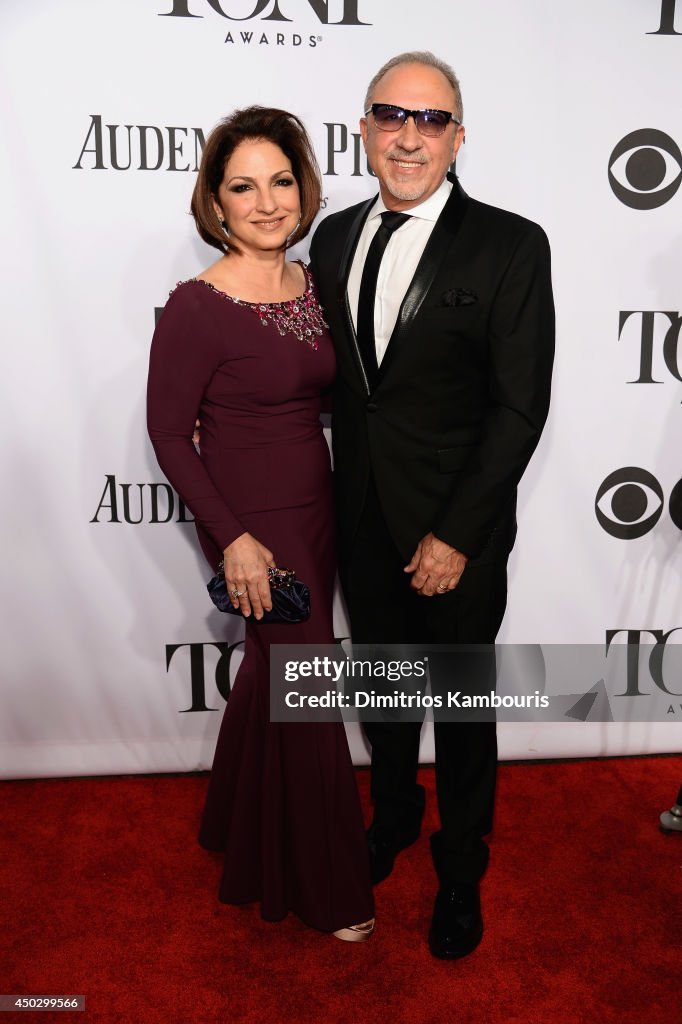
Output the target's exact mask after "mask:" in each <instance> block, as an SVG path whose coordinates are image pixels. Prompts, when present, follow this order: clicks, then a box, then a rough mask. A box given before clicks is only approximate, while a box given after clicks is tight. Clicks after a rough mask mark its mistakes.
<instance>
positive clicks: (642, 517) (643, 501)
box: [594, 466, 682, 540]
mask: <svg viewBox="0 0 682 1024" xmlns="http://www.w3.org/2000/svg"><path fill="white" fill-rule="evenodd" d="M664 504H665V500H664V496H663V488H662V487H661V485H660V484H659V482H658V480H657V479H656V477H655V476H652V474H651V473H648V472H647V471H646V469H640V468H639V467H638V466H626V467H625V468H624V469H617V470H615V472H613V473H610V474H609V476H607V478H606V480H604V482H603V484H602V485H601V487H600V488H599V490H598V491H597V497H596V499H595V503H594V511H595V513H596V516H597V520H598V522H599V525H600V526H601V527H603V529H604V530H606V532H607V533H610V534H611V536H612V537H618V539H619V540H635V539H636V538H637V537H643V536H644V534H645V533H648V532H649V530H653V528H654V526H655V525H656V523H657V522H658V520H659V519H660V518H661V515H662V514H663V506H664ZM668 511H669V513H670V518H671V519H672V521H673V523H674V524H675V526H676V527H677V529H678V530H682V480H678V481H677V483H676V484H675V486H674V487H673V489H672V491H671V494H670V501H669V502H668Z"/></svg>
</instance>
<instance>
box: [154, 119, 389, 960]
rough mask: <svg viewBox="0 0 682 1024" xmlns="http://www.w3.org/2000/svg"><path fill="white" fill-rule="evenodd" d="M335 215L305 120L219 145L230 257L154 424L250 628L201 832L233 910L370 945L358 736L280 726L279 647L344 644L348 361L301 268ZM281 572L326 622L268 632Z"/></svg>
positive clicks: (213, 153) (209, 226) (188, 316)
mask: <svg viewBox="0 0 682 1024" xmlns="http://www.w3.org/2000/svg"><path fill="white" fill-rule="evenodd" d="M319 206H320V178H319V171H318V169H317V165H316V163H315V158H314V156H313V153H312V148H311V145H310V142H309V140H308V138H307V135H306V134H305V130H304V129H303V126H302V125H301V123H300V122H299V121H298V119H297V118H295V117H293V115H291V114H287V113H286V112H284V111H279V110H271V109H266V108H261V107H251V108H248V109H247V110H242V111H237V112H236V113H235V114H233V115H232V116H231V117H230V118H227V119H226V120H225V121H223V122H221V123H220V124H219V125H218V127H217V128H216V129H215V130H214V131H213V132H212V134H211V136H210V137H209V139H208V140H207V143H206V147H205V149H204V154H203V158H202V164H201V168H200V171H199V176H198V178H197V184H196V187H195V191H194V196H193V198H192V213H193V215H194V218H195V222H196V224H197V228H198V230H199V233H200V234H201V236H202V238H203V239H204V240H205V241H207V242H208V243H209V244H211V245H214V246H215V247H216V248H218V249H220V251H221V252H222V253H223V256H222V257H221V259H219V260H218V261H217V263H214V264H213V265H212V266H211V267H209V268H208V270H206V271H205V272H204V273H202V274H201V275H199V276H198V277H196V278H193V279H191V280H189V281H186V282H183V283H181V284H179V285H178V286H177V288H176V289H175V290H174V291H173V292H172V293H171V296H170V298H169V300H168V303H167V304H166V308H165V310H164V312H163V315H162V317H161V319H160V321H159V324H158V326H157V329H156V331H155V334H154V340H153V342H152V350H151V357H150V367H149V388H148V427H149V435H150V437H151V440H152V443H153V445H154V450H155V452H156V455H157V458H158V460H159V464H160V466H161V468H162V469H163V471H164V473H165V474H166V476H167V477H168V479H169V480H170V482H171V483H172V484H173V486H174V487H175V488H176V490H177V491H178V493H179V494H180V496H181V498H182V500H183V501H184V502H185V504H186V505H187V506H188V507H189V508H190V509H191V511H192V513H193V515H194V516H195V518H196V521H197V529H198V533H199V539H200V541H201V545H202V548H203V551H204V553H205V554H206V557H207V559H208V561H209V563H210V564H211V566H212V568H213V570H214V571H215V570H216V568H217V566H218V563H219V562H220V560H221V559H222V558H224V561H225V577H226V581H227V586H228V590H229V591H230V593H231V595H232V601H233V604H234V605H235V607H237V606H241V609H242V612H243V614H244V615H245V617H246V638H245V653H244V659H243V661H242V664H241V666H240V668H239V672H238V674H237V678H236V679H235V682H234V686H233V688H232V692H231V694H230V698H229V700H228V702H227V706H226V709H225V714H224V718H223V722H222V726H221V729H220V734H219V737H218V745H217V749H216V753H215V759H214V762H213V770H212V774H211V778H210V782H209V787H208V795H207V799H206V806H205V809H204V813H203V818H202V823H201V829H200V835H199V840H200V842H201V844H202V845H203V846H204V847H206V848H207V849H209V850H221V851H224V852H225V866H224V873H223V876H222V881H221V884H220V893H219V897H220V899H221V900H222V901H223V902H226V903H247V902H251V901H255V900H259V901H260V904H261V914H262V916H263V917H264V918H266V919H267V920H273V921H274V920H279V919H280V918H282V917H284V916H285V915H286V914H287V912H288V911H289V910H292V911H294V912H295V913H297V914H298V915H299V917H300V918H301V919H302V920H303V921H304V922H305V923H306V924H309V925H311V926H312V927H315V928H318V929H320V930H321V931H325V932H334V933H335V934H336V935H338V937H339V938H344V939H349V940H354V941H359V940H361V939H363V938H366V937H368V936H369V935H370V934H371V932H372V929H373V917H372V915H373V912H374V911H373V900H372V891H371V886H370V880H369V866H368V855H367V847H366V841H365V835H364V831H363V825H362V816H361V811H360V805H359V798H358V793H357V788H356V784H355V778H354V774H353V767H352V763H351V760H350V755H349V751H348V745H347V741H346V735H345V730H344V727H343V724H342V722H340V721H337V722H310V723H278V722H271V721H270V720H269V706H270V703H269V646H270V644H273V643H296V644H306V643H316V644H321V643H333V641H334V635H333V628H332V593H333V583H334V573H335V551H334V513H333V508H332V494H331V477H330V465H329V454H328V450H327V445H326V442H325V439H324V436H323V434H322V427H321V424H320V418H319V416H320V408H321V394H322V392H323V391H324V390H325V389H326V388H328V387H329V385H330V383H331V381H332V378H333V375H334V370H335V362H334V350H333V348H332V343H331V339H330V337H329V334H328V332H327V329H326V325H325V323H324V318H323V314H322V311H321V309H320V307H319V305H318V301H317V298H316V295H315V289H314V284H313V282H312V280H311V278H310V276H309V274H308V272H307V270H306V269H305V268H304V266H303V265H302V264H300V263H297V262H296V263H292V262H286V261H285V250H286V248H288V247H289V246H290V245H292V244H294V243H296V242H298V241H299V240H300V239H301V238H303V237H305V235H306V234H307V232H308V230H309V228H310V225H311V224H312V221H313V218H314V216H315V214H316V213H317V211H318V210H319ZM197 418H199V419H200V421H201V454H200V455H199V454H198V453H197V451H196V450H195V448H194V445H193V443H192V432H193V428H194V423H195V420H196V419H197ZM275 564H277V565H279V566H287V567H291V568H293V569H295V570H296V574H297V576H298V577H299V578H300V579H302V580H303V581H304V582H305V583H307V584H308V586H309V587H310V593H311V615H310V618H309V619H308V621H306V622H304V623H300V624H297V625H279V624H267V625H266V624H262V623H260V622H259V621H257V620H258V619H260V618H261V617H262V614H263V610H264V609H265V610H267V609H269V608H270V607H271V600H270V591H269V587H268V582H267V568H268V566H269V565H270V566H271V565H275Z"/></svg>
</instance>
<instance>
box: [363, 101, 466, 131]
mask: <svg viewBox="0 0 682 1024" xmlns="http://www.w3.org/2000/svg"><path fill="white" fill-rule="evenodd" d="M369 113H372V114H374V123H375V125H376V126H377V128H380V129H381V131H382V132H399V131H400V129H401V128H402V126H403V125H404V124H406V123H407V119H408V117H411V118H413V119H414V123H415V126H416V128H417V131H418V132H419V134H420V135H426V136H427V137H429V138H435V137H436V136H438V135H442V134H443V132H444V131H445V129H446V128H447V126H448V125H449V124H450V121H454V122H455V124H460V125H461V123H462V122H461V121H458V120H457V118H456V117H455V115H454V114H451V113H450V111H449V110H405V108H404V107H396V106H394V104H393V103H373V104H372V105H371V107H370V108H369V110H366V111H365V117H367V115H368V114H369Z"/></svg>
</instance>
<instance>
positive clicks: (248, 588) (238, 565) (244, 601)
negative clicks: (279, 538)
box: [223, 533, 275, 619]
mask: <svg viewBox="0 0 682 1024" xmlns="http://www.w3.org/2000/svg"><path fill="white" fill-rule="evenodd" d="M223 557H224V559H225V582H226V584H227V592H228V594H229V595H230V600H231V601H232V605H233V606H234V607H235V608H240V607H241V610H242V614H243V615H244V617H245V618H248V617H249V615H250V614H251V612H252V611H253V614H254V615H255V617H256V618H257V619H262V618H263V612H264V611H266V612H269V611H271V610H272V598H271V597H270V584H269V583H268V566H274V564H275V561H274V556H273V554H272V551H268V549H267V548H266V547H264V546H263V544H260V543H259V542H258V541H257V540H256V538H255V537H252V536H251V534H250V533H242V535H241V536H240V537H237V539H236V540H234V541H232V543H231V544H229V545H228V546H227V547H226V548H225V550H224V551H223Z"/></svg>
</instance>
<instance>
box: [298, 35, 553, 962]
mask: <svg viewBox="0 0 682 1024" xmlns="http://www.w3.org/2000/svg"><path fill="white" fill-rule="evenodd" d="M360 131H361V133H362V138H363V141H364V144H365V148H366V151H367V156H368V159H369V162H370V165H371V167H372V169H373V171H374V173H375V174H376V176H377V178H378V180H379V186H380V192H379V196H377V197H376V198H373V199H370V200H369V201H367V202H364V203H360V204H358V205H357V206H354V207H351V208H350V209H347V210H343V211H341V212H340V213H336V214H333V215H331V216H329V217H328V218H327V219H326V220H325V221H324V222H323V223H322V224H321V225H320V227H319V228H318V230H317V232H316V234H315V237H314V239H313V242H312V246H311V266H312V270H313V274H314V276H315V279H316V281H317V286H318V290H319V294H320V298H321V301H322V304H323V306H324V309H325V311H326V315H327V318H328V321H329V324H330V327H331V331H332V336H333V338H334V342H335V346H336V354H337V362H338V377H337V382H336V387H335V393H334V411H333V420H332V437H333V449H334V468H335V480H336V486H337V491H338V513H339V535H340V536H339V542H340V575H341V582H342V585H343V589H344V594H345V597H346V601H347V605H348V611H349V615H350V623H351V633H352V638H353V640H354V641H355V642H356V643H375V642H377V643H379V642H380V643H399V642H408V643H410V642H411V643H437V644H438V643H442V644H457V643H464V644H492V643H493V641H494V639H495V637H496V635H497V632H498V630H499V627H500V624H501V621H502V617H503V615H504V610H505V604H506V594H507V569H506V566H507V559H508V556H509V552H510V550H511V548H512V545H513V543H514V537H515V533H516V520H515V506H516V487H517V484H518V482H519V480H520V479H521V476H522V474H523V472H524V470H525V468H526V465H527V464H528V461H529V459H530V457H531V455H532V453H533V450H534V448H535V446H536V445H537V443H538V439H539V437H540V433H541V431H542V428H543V425H544V422H545V419H546V416H547V410H548V405H549V395H550V379H551V367H552V358H553V349H554V308H553V302H552V288H551V278H550V253H549V246H548V243H547V239H546V236H545V234H544V232H543V231H542V229H541V228H540V227H538V225H537V224H533V223H531V222H530V221H528V220H524V219H523V218H521V217H518V216H516V215H515V214H512V213H507V212H505V211H503V210H498V209H496V208H494V207H491V206H486V205H484V204H483V203H479V202H477V201H476V200H474V199H470V198H469V197H468V196H467V195H466V194H465V193H464V191H463V190H462V189H461V187H460V185H459V183H458V181H457V179H456V178H455V177H454V175H452V174H450V173H448V169H449V167H450V165H451V164H452V163H453V161H454V159H455V157H456V155H457V151H458V150H459V147H460V145H461V143H462V142H463V140H464V128H463V125H462V102H461V95H460V90H459V83H458V81H457V78H456V76H455V74H454V72H453V71H452V69H451V68H450V67H449V66H448V65H446V64H444V63H443V62H442V61H440V60H438V59H437V58H436V57H434V56H433V55H432V54H430V53H408V54H401V55H400V56H398V57H395V58H393V60H391V61H389V62H388V63H387V64H386V65H384V67H383V68H381V70H380V71H379V72H378V73H377V75H376V76H375V78H374V79H373V80H372V82H371V84H370V87H369V90H368V93H367V98H366V102H365V116H364V117H363V118H362V119H361V121H360ZM405 215H407V216H405ZM365 728H366V734H367V737H368V739H369V741H370V743H371V747H372V798H373V801H374V821H373V823H372V826H371V828H370V830H369V833H368V840H369V850H370V859H371V868H372V876H373V880H374V882H375V883H376V882H379V881H381V880H382V879H383V878H385V877H386V876H387V875H388V874H389V873H390V871H391V870H392V868H393V862H394V859H395V857H396V855H397V853H398V852H399V851H400V850H402V849H404V848H405V847H406V846H408V845H410V844H411V843H412V842H414V841H415V839H416V838H417V837H418V835H419V830H420V826H421V819H422V815H423V810H424V791H423V788H422V787H421V786H419V785H417V783H416V775H417V763H418V754H419V739H420V729H421V723H419V722H416V723H410V722H406V723H401V724H388V725H385V724H379V723H374V724H369V723H368V724H367V725H366V727H365ZM434 730H435V747H436V787H437V794H438V807H439V812H440V821H441V828H440V831H439V832H437V833H436V834H435V835H433V836H432V837H431V849H432V856H433V861H434V866H435V869H436V872H437V875H438V879H439V891H438V895H437V897H436V902H435V908H434V915H433V922H432V926H431V930H430V933H429V945H430V948H431V951H432V953H433V954H434V955H435V956H438V957H441V958H444V959H455V958H458V957H461V956H465V955H466V954H467V953H470V952H471V951H472V950H473V949H474V948H475V947H476V945H477V944H478V942H479V941H480V939H481V936H482V933H483V924H482V918H481V912H480V900H479V880H480V878H481V876H482V875H483V873H484V871H485V868H486V866H487V862H488V847H487V845H486V843H485V842H484V839H483V837H484V836H485V835H486V834H487V833H488V832H489V831H490V829H491V827H492V814H493V801H494V790H495V772H496V762H497V744H496V735H495V725H494V723H486V722H481V723H472V724H463V723H452V722H448V723H445V722H440V723H439V722H436V723H435V726H434Z"/></svg>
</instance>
